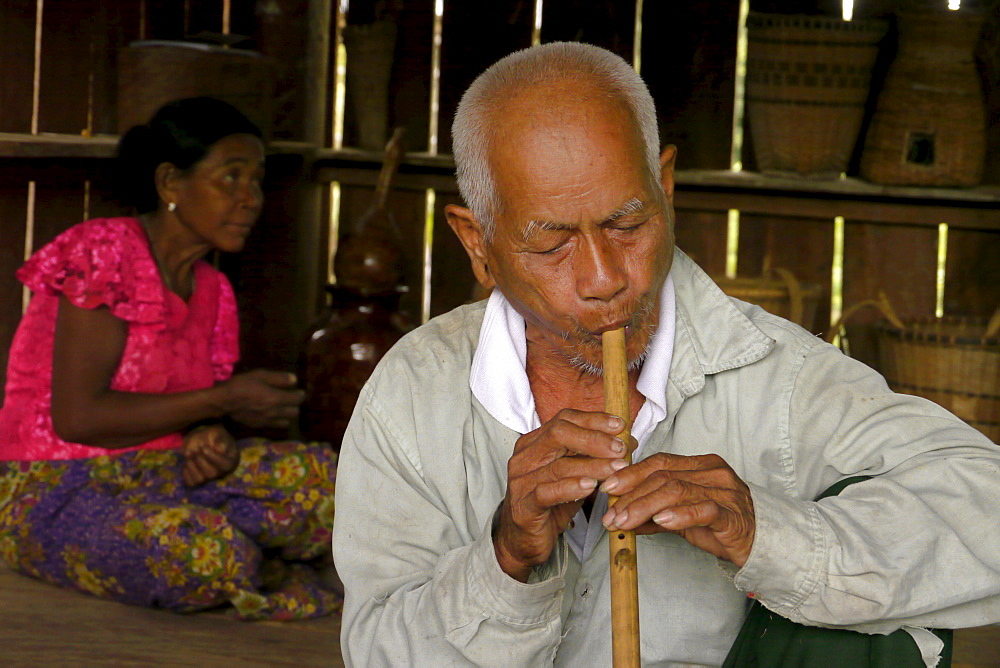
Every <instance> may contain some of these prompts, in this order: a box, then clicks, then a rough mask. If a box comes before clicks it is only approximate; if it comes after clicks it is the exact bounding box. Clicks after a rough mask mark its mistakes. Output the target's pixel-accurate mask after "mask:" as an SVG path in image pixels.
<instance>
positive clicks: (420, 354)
mask: <svg viewBox="0 0 1000 668" xmlns="http://www.w3.org/2000/svg"><path fill="white" fill-rule="evenodd" d="M485 311H486V302H485V301H481V302H476V303H473V304H466V305H463V306H459V307H457V308H455V309H452V310H451V311H448V312H447V313H445V314H443V315H440V316H437V317H436V318H433V319H432V320H430V321H428V322H427V323H425V324H423V325H421V326H420V327H417V328H416V329H414V330H413V331H412V332H409V333H408V334H406V335H405V336H404V337H403V338H401V339H400V340H399V341H398V342H397V343H396V344H395V345H394V346H393V347H392V349H390V350H389V352H388V353H386V355H385V357H384V358H383V359H382V362H381V364H380V365H379V367H380V372H381V375H383V376H386V375H387V374H388V376H387V378H383V381H385V380H388V381H389V382H393V378H394V376H396V377H397V378H398V376H397V374H399V373H401V372H405V373H408V374H410V375H413V376H415V377H418V378H420V379H426V380H427V381H428V382H430V381H431V380H432V379H435V378H437V379H444V378H447V377H451V376H453V375H456V374H464V382H465V383H468V374H469V370H470V369H471V366H472V357H473V355H474V354H475V351H476V346H477V345H478V342H479V329H480V327H481V326H482V323H483V314H484V313H485Z"/></svg>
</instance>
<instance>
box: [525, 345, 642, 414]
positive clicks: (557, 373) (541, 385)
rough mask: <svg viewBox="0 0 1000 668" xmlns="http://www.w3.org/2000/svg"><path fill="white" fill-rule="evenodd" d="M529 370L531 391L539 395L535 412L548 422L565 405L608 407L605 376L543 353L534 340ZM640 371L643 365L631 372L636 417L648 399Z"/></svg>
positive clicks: (593, 408) (591, 408)
mask: <svg viewBox="0 0 1000 668" xmlns="http://www.w3.org/2000/svg"><path fill="white" fill-rule="evenodd" d="M525 372H526V373H527V375H528V382H529V384H530V385H531V394H532V395H533V396H534V398H535V412H537V413H538V419H539V420H540V421H541V422H542V423H545V422H548V421H549V420H550V419H552V418H553V417H554V416H555V414H556V413H558V412H559V411H560V410H562V409H563V408H573V409H576V410H581V411H603V410H604V378H603V377H602V376H599V375H596V374H593V373H588V372H586V371H583V370H581V369H578V368H577V367H575V366H573V365H572V364H570V363H569V362H568V361H565V360H561V359H553V357H552V356H551V355H549V356H546V355H544V354H539V353H538V350H537V349H536V348H535V346H533V345H532V344H531V342H529V343H528V351H527V359H526V360H525ZM639 373H640V370H639V369H635V370H632V371H630V372H629V404H630V407H631V409H632V416H631V417H632V419H635V416H636V415H637V414H638V413H639V409H640V408H642V403H643V401H644V398H643V396H642V394H641V393H640V392H639V391H638V390H637V389H636V383H637V382H638V380H639Z"/></svg>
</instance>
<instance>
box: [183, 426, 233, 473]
mask: <svg viewBox="0 0 1000 668" xmlns="http://www.w3.org/2000/svg"><path fill="white" fill-rule="evenodd" d="M181 454H182V455H183V456H184V468H183V470H182V472H181V476H182V478H183V479H184V484H185V485H186V486H188V487H197V486H198V485H202V484H204V483H206V482H208V481H209V480H215V479H217V478H222V477H224V476H227V475H229V474H230V473H232V472H233V471H234V470H235V469H236V466H237V465H238V464H239V463H240V452H239V450H237V448H236V441H235V439H233V437H232V436H231V435H230V434H229V432H228V431H226V429H225V427H223V426H222V425H208V426H204V427H198V428H197V429H193V430H191V431H190V432H188V433H187V434H186V435H185V436H184V441H183V442H182V443H181Z"/></svg>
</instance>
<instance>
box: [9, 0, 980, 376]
mask: <svg viewBox="0 0 1000 668" xmlns="http://www.w3.org/2000/svg"><path fill="white" fill-rule="evenodd" d="M316 1H317V0H312V2H316ZM223 4H224V3H223V1H222V0H186V1H185V2H183V3H181V2H173V1H170V0H141V1H140V2H134V1H132V0H46V1H45V3H44V12H43V15H42V21H41V35H42V40H41V44H42V47H41V61H40V62H41V68H40V86H39V101H38V102H39V104H38V115H37V124H38V127H37V130H38V131H39V132H43V133H44V132H57V133H67V134H74V135H80V134H81V133H82V134H88V133H91V134H105V133H114V132H115V128H116V99H117V86H116V54H117V52H118V50H119V49H120V48H122V47H123V46H125V45H127V44H128V43H129V42H131V41H132V40H135V39H140V38H145V39H179V38H182V37H184V36H185V35H192V34H196V33H198V32H202V31H207V32H214V33H218V32H221V31H222V12H223ZM376 4H377V5H378V8H379V9H380V11H384V12H387V13H388V17H389V18H392V19H393V20H395V21H396V23H397V36H396V43H395V50H394V54H393V59H392V63H391V70H390V75H389V90H388V98H387V99H388V102H387V104H388V109H387V110H386V118H387V120H386V127H387V131H388V130H390V129H391V128H393V127H404V128H405V129H406V132H407V134H406V140H405V142H406V147H407V150H408V151H411V152H427V151H428V150H430V149H433V148H434V146H433V145H432V144H433V142H432V141H431V136H432V128H433V127H434V126H435V125H436V127H437V134H436V149H437V152H439V153H443V154H446V153H448V152H449V150H450V133H449V130H450V122H451V117H452V114H453V113H454V109H455V107H456V105H457V103H458V100H459V98H460V96H461V93H462V91H463V90H464V89H465V87H466V86H467V85H468V84H469V83H470V82H471V80H472V79H473V78H474V77H475V75H476V74H477V73H478V72H480V71H481V70H482V69H483V68H484V67H485V66H487V65H488V64H490V63H491V62H493V61H494V60H496V59H497V58H499V57H501V56H503V55H505V54H506V53H509V52H511V51H513V50H515V49H518V48H522V47H525V46H527V45H529V44H530V43H531V39H532V32H533V28H534V7H535V3H534V2H532V1H529V0H494V1H492V2H489V3H468V2H458V1H457V0H445V1H444V13H443V16H442V18H441V51H440V72H439V78H438V81H439V84H440V93H439V106H438V109H437V114H436V116H434V115H433V114H432V111H431V99H432V90H433V82H434V79H435V73H434V72H433V70H432V64H433V41H434V25H435V17H434V6H435V2H434V0H407V2H405V3H403V2H391V1H390V2H384V3H375V2H374V0H352V2H351V9H350V11H349V13H348V15H347V16H346V24H348V25H355V24H363V23H365V22H367V21H370V20H371V19H373V18H375V10H376ZM860 4H861V8H864V7H867V8H868V9H867V11H868V12H869V14H878V15H883V16H884V15H886V13H887V11H888V10H889V9H891V6H892V2H891V1H890V0H880V1H879V2H871V3H860ZM37 6H38V3H37V2H36V0H10V1H8V2H4V3H3V5H2V6H0V62H2V63H3V68H4V70H3V74H4V76H3V77H2V78H0V131H2V132H16V133H25V134H28V133H31V132H32V122H33V120H32V107H33V105H32V92H33V74H34V56H33V53H34V44H35V23H36V18H37V15H36V8H37ZM309 6H310V0H273V1H271V2H267V3H255V2H253V1H252V0H232V2H231V9H230V12H231V14H230V24H231V31H232V32H233V33H238V34H244V35H248V36H250V37H251V38H252V43H253V44H255V45H256V46H257V47H258V48H259V49H260V50H261V51H263V52H264V53H266V54H268V55H270V56H272V57H273V58H275V59H276V60H277V61H278V66H279V81H278V85H277V90H276V97H275V119H274V137H275V138H276V139H280V140H286V141H289V140H291V141H296V140H301V139H302V134H301V133H302V127H303V125H304V119H303V104H304V97H303V87H302V77H303V72H304V71H305V59H306V47H305V43H306V40H305V34H306V28H307V16H308V11H309ZM636 6H637V3H636V0H606V2H604V3H594V2H587V1H585V0H545V2H544V4H543V12H542V25H541V40H542V41H553V40H559V39H568V40H583V41H588V42H592V43H595V44H599V45H602V46H605V47H607V48H610V49H611V50H613V51H615V52H617V53H619V54H621V55H622V56H623V57H625V58H626V59H627V60H630V61H631V60H632V57H633V56H632V54H633V48H634V36H635V14H636ZM839 8H840V3H839V1H837V0H753V2H752V3H751V9H753V10H757V11H785V12H787V11H802V12H825V13H828V14H837V13H839V11H840V9H839ZM861 8H859V11H860V9H861ZM738 15H739V3H738V0H692V1H691V2H687V3H667V2H652V1H650V0H646V2H644V3H643V15H642V44H641V59H642V74H643V77H644V78H645V79H646V81H647V83H648V85H649V88H650V90H651V92H652V94H653V96H654V98H655V100H656V103H657V108H658V112H659V122H660V129H661V135H662V141H663V142H664V143H667V142H669V143H673V144H676V145H677V146H678V149H679V157H678V168H679V169H726V168H728V167H729V160H730V144H731V139H732V138H731V128H732V124H733V122H732V114H733V84H734V77H735V53H736V26H737V23H738ZM330 30H331V34H332V33H333V32H334V30H335V25H333V24H331V26H330ZM332 43H333V40H332V39H331V44H332ZM329 57H330V59H331V65H335V64H336V62H335V61H336V58H337V52H336V48H335V45H333V44H332V45H331V51H330V54H329ZM335 69H336V68H335V67H333V66H331V68H330V70H331V75H330V81H329V82H328V84H329V88H330V96H329V99H328V100H327V103H328V108H329V110H330V113H329V114H328V116H329V119H330V120H329V122H328V124H327V135H328V136H329V137H331V139H330V142H332V134H333V127H332V119H333V116H334V113H333V105H334V97H333V80H334V74H333V73H334V72H335ZM347 70H348V76H356V75H357V74H358V73H357V72H353V71H352V68H351V61H350V60H348V63H347ZM356 103H357V100H355V99H354V94H353V93H351V92H349V93H348V98H347V100H346V105H345V117H346V121H345V126H344V131H343V137H344V144H345V146H348V147H350V146H353V145H356V144H357V142H358V141H359V113H361V112H359V111H358V107H357V106H356ZM747 137H748V138H749V133H747ZM329 145H331V144H329V143H328V144H327V146H329ZM328 162H329V161H328ZM744 164H745V166H746V167H747V168H749V169H752V168H753V147H752V145H749V144H748V145H747V146H746V150H745V153H744ZM322 165H323V163H322V161H321V163H320V164H319V165H317V166H316V167H315V168H314V167H313V166H312V165H310V163H308V161H306V160H304V159H303V157H302V156H297V155H275V156H272V157H271V158H269V176H268V184H267V205H266V210H265V213H264V215H263V217H262V221H261V223H260V225H259V227H258V229H257V230H256V231H255V233H254V235H253V236H252V237H251V240H250V242H249V243H248V246H247V249H246V250H245V252H244V253H243V254H242V255H241V256H239V257H233V258H223V259H222V260H221V266H222V267H223V269H224V270H225V271H227V273H228V274H229V275H230V276H231V278H232V279H233V282H234V284H235V285H236V287H237V290H238V293H239V297H240V304H241V309H242V318H243V324H244V340H243V346H244V354H245V362H246V365H247V366H257V365H266V366H271V367H278V368H286V369H292V368H294V361H295V357H296V352H297V349H298V346H299V342H300V338H301V335H302V333H303V332H305V331H306V328H307V326H308V321H309V319H310V317H311V316H310V315H304V314H302V313H299V312H297V311H296V310H295V309H294V308H293V306H292V303H293V302H294V300H291V299H289V295H290V294H292V293H294V291H296V290H299V289H301V286H300V285H299V283H298V280H299V278H298V277H299V275H300V274H301V268H300V267H297V266H296V259H295V258H296V257H298V256H299V253H300V250H301V246H302V244H308V245H309V246H312V247H314V248H315V249H316V253H317V254H319V256H320V260H321V261H322V262H325V261H326V259H327V258H326V257H325V254H324V253H325V250H324V249H326V248H327V246H328V239H326V238H325V236H326V235H328V234H329V233H330V232H329V229H328V225H327V224H326V221H327V219H329V218H330V217H331V216H330V214H331V211H330V210H329V206H330V201H329V198H327V201H326V204H325V207H326V209H325V210H323V211H321V214H320V215H322V216H323V218H324V223H323V226H322V227H323V229H324V232H323V233H322V235H321V236H322V237H323V238H319V239H300V238H297V236H296V230H297V229H298V227H297V215H298V210H299V206H300V205H299V197H298V193H299V191H300V190H301V189H302V188H303V187H305V186H307V185H308V184H310V183H314V182H315V181H316V180H317V179H318V180H320V181H322V182H324V183H325V182H326V181H328V180H331V179H332V180H342V181H343V183H342V184H341V187H340V209H339V211H338V212H335V213H337V214H339V220H340V226H341V229H345V227H346V226H348V225H349V224H350V223H351V221H354V220H357V218H358V217H360V216H361V215H362V214H363V213H364V212H365V210H366V209H367V207H368V206H369V205H370V202H371V197H372V192H373V189H372V187H371V185H369V184H371V183H373V180H372V178H371V175H372V174H373V173H374V172H375V170H376V169H377V165H376V164H374V163H373V164H369V165H362V164H358V165H357V166H356V167H353V168H352V167H349V166H348V167H345V166H344V165H343V164H340V165H339V166H337V167H336V168H330V169H327V168H323V167H322ZM107 170H108V162H107V161H106V160H102V159H75V160H55V159H51V160H43V159H21V158H11V157H7V158H0V362H5V361H6V351H7V349H8V347H9V341H10V338H11V336H12V334H13V330H14V327H15V326H16V323H17V320H18V318H19V316H20V310H21V291H20V286H19V284H17V282H16V281H15V280H14V278H13V272H14V271H15V270H16V268H17V267H18V266H19V265H20V264H21V262H22V259H23V258H22V255H23V249H24V246H25V220H26V214H27V208H28V189H29V185H28V184H29V182H33V183H34V184H35V185H34V188H35V192H36V197H35V199H34V209H35V228H34V234H33V241H32V246H33V247H35V248H37V247H38V246H40V245H41V244H42V243H45V242H46V241H48V240H49V239H51V238H52V237H53V236H55V234H57V233H58V232H60V231H62V230H63V229H66V228H67V227H69V226H70V225H72V224H74V223H76V222H78V221H80V220H82V219H84V218H85V217H86V216H94V215H113V214H116V213H123V211H122V209H121V208H120V207H118V206H117V205H116V204H115V203H114V201H113V200H112V199H111V197H110V190H109V188H108V185H107V184H108V173H107ZM407 170H409V176H410V178H409V180H407V181H406V183H405V184H404V185H403V186H401V187H399V188H397V189H396V190H395V191H394V192H393V193H392V196H391V198H390V202H391V210H392V213H393V216H394V218H395V220H396V224H397V226H398V227H399V229H400V233H401V236H402V239H403V240H404V244H405V246H406V250H407V253H408V262H409V264H408V268H407V275H406V280H407V283H408V285H409V288H410V292H409V293H408V295H407V296H406V298H405V299H404V301H403V308H404V309H405V310H406V311H407V312H408V313H409V314H410V315H411V317H412V318H414V319H416V320H419V318H420V313H421V309H422V304H423V303H424V301H425V295H424V294H423V292H422V290H423V274H424V267H423V257H424V248H423V246H424V243H425V224H426V207H427V201H428V199H427V190H428V188H430V189H432V190H433V192H434V214H433V221H432V224H433V226H432V232H433V234H432V247H431V257H432V267H431V272H430V295H429V303H430V313H431V315H436V314H439V313H442V312H444V311H446V310H448V309H450V308H452V307H454V306H456V305H457V304H460V303H463V302H464V301H467V300H468V299H469V298H470V295H471V294H472V288H473V280H472V277H471V272H470V271H469V268H468V262H467V259H466V257H465V254H464V252H463V251H462V249H461V247H460V245H459V244H458V243H457V241H456V240H455V239H454V238H453V236H452V233H451V231H450V229H449V228H448V227H447V224H446V223H445V220H444V216H443V207H444V205H445V204H446V203H448V202H458V201H459V200H458V196H457V192H456V190H455V187H454V184H453V182H450V180H448V179H447V177H442V176H441V174H440V170H437V171H436V172H435V170H421V169H420V168H419V167H415V166H413V165H412V164H411V165H404V170H403V171H404V172H407ZM430 172H435V173H434V174H431V175H428V174H429V173H430ZM347 177H350V178H347ZM442 178H444V179H445V181H444V183H442ZM676 203H677V213H678V215H677V239H678V243H679V245H680V246H681V248H683V249H684V250H686V251H687V252H688V253H689V254H690V255H692V256H693V257H694V258H695V259H696V260H697V261H698V262H699V263H700V264H701V265H702V266H703V267H705V268H706V270H707V271H709V273H711V274H713V275H721V274H722V273H723V272H724V270H725V251H726V229H727V222H726V216H725V215H724V214H722V213H718V212H708V211H700V210H696V209H693V208H691V207H690V206H686V205H685V201H684V198H683V193H680V194H679V195H678V198H677V202H676ZM836 215H837V212H836V211H833V210H831V211H830V212H829V216H827V217H824V218H821V219H820V218H814V217H813V218H802V217H788V216H785V217H779V216H764V215H756V216H743V218H742V220H741V226H740V239H739V255H738V260H739V273H740V275H744V276H754V275H757V274H759V273H760V272H761V271H762V269H763V267H764V266H765V263H766V262H769V263H770V264H771V266H782V267H787V268H789V269H791V270H792V271H793V272H794V273H795V274H796V275H797V276H798V277H799V278H800V279H802V280H806V281H810V282H815V283H817V284H820V285H822V286H824V289H825V294H824V297H823V302H822V304H821V306H820V309H819V316H818V317H817V321H816V322H815V323H813V326H812V329H813V330H814V331H816V332H821V331H823V330H824V329H826V328H827V327H828V326H829V319H828V317H827V316H828V314H829V310H830V308H829V304H830V293H829V285H830V275H831V269H832V262H833V217H834V216H836ZM334 217H338V216H334ZM942 222H947V221H946V220H943V221H942ZM949 241H950V246H949V255H948V265H947V285H948V290H947V292H946V295H945V298H946V299H945V307H946V312H947V313H954V314H962V315H986V314H987V313H989V312H991V311H992V310H993V309H994V308H996V306H997V302H998V301H1000V300H998V295H997V288H996V286H997V285H998V283H1000V262H998V258H1000V235H998V234H996V233H992V232H979V231H969V230H954V229H953V230H951V233H950V236H949ZM936 244H937V238H936V232H935V230H934V229H933V228H928V227H915V226H914V227H909V226H901V225H896V226H891V227H890V226H885V225H880V224H875V223H870V222H869V223H863V222H859V221H851V220H848V221H847V222H846V224H845V260H844V303H845V306H846V305H850V304H851V303H853V302H856V301H860V300H862V299H867V298H870V297H872V296H874V293H875V292H876V291H877V290H879V289H882V290H886V291H887V292H888V294H889V297H890V299H891V300H892V302H893V304H895V305H896V307H897V309H898V310H899V311H900V314H901V315H903V316H923V315H932V314H933V312H934V295H935V287H934V286H935V280H936V275H935V271H936V261H937V251H936ZM315 306H316V310H319V308H320V307H321V304H319V303H317V304H316V305H315ZM870 317H873V316H865V317H862V318H861V320H860V322H864V320H865V318H869V319H870ZM873 361H876V360H873ZM3 367H4V368H5V364H4V365H3ZM2 373H3V372H2V370H0V374H2Z"/></svg>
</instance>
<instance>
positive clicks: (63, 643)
mask: <svg viewBox="0 0 1000 668" xmlns="http://www.w3.org/2000/svg"><path fill="white" fill-rule="evenodd" d="M0 665H2V666H4V667H5V668H6V667H7V666H54V665H61V666H150V665H161V666H162V665H166V666H303V667H307V666H323V667H324V668H326V667H330V668H337V667H339V666H343V665H344V662H343V660H342V659H341V656H340V617H327V618H325V619H318V620H309V621H302V622H239V621H235V620H232V619H229V618H228V617H225V616H224V615H222V614H219V613H201V614H197V615H177V614H173V613H170V612H163V611H158V610H145V609H142V608H133V607H130V606H125V605H120V604H118V603H111V602H108V601H101V600H98V599H95V598H92V597H90V596H87V595H84V594H79V593H76V592H72V591H65V590H62V589H58V588H56V587H51V586H49V585H46V584H44V583H41V582H36V581H35V580H31V579H29V578H26V577H23V576H21V575H17V574H16V573H12V572H11V571H9V570H8V569H7V568H6V567H3V566H0ZM953 666H954V668H985V667H987V666H989V667H1000V626H989V627H981V628H977V629H963V630H961V631H958V632H957V633H956V639H955V657H954V663H953Z"/></svg>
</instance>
